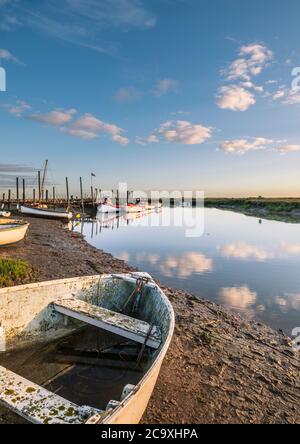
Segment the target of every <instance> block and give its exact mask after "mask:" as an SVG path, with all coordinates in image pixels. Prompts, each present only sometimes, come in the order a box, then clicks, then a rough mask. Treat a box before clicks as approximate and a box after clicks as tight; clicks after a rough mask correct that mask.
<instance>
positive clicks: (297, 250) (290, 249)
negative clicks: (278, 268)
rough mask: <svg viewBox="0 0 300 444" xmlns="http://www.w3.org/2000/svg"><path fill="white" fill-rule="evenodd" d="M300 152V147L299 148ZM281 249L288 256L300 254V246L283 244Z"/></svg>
mask: <svg viewBox="0 0 300 444" xmlns="http://www.w3.org/2000/svg"><path fill="white" fill-rule="evenodd" d="M299 150H300V147H299ZM281 249H282V251H283V252H284V253H287V254H300V244H287V243H283V244H282V245H281Z"/></svg>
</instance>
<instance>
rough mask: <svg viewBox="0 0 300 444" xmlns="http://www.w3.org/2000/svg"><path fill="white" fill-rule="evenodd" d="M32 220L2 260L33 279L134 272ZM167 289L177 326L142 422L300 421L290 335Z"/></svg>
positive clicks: (58, 228)
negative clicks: (17, 263)
mask: <svg viewBox="0 0 300 444" xmlns="http://www.w3.org/2000/svg"><path fill="white" fill-rule="evenodd" d="M27 220H29V222H30V224H31V225H30V230H29V234H28V236H27V238H26V240H25V241H24V242H22V243H20V244H18V245H15V246H13V247H6V248H2V249H1V250H0V257H13V258H20V259H24V260H26V261H27V262H28V263H29V264H30V265H31V266H32V268H33V276H32V281H44V280H51V279H60V278H66V277H74V276H82V275H93V274H97V273H110V272H114V273H115V272H126V271H131V270H133V268H131V267H130V266H129V265H128V264H126V263H125V262H123V261H121V260H118V259H115V258H114V257H112V256H111V255H110V254H108V253H105V252H103V251H100V250H97V249H96V248H94V247H92V246H90V245H89V244H88V243H87V242H85V240H84V239H83V238H82V237H81V235H79V234H77V233H73V232H70V231H68V230H66V229H65V228H64V227H63V226H62V224H61V223H60V222H55V221H54V222H53V221H48V220H41V219H30V218H28V219H27ZM143 271H147V270H143ZM162 288H163V289H164V291H165V292H166V294H167V296H168V297H169V299H170V301H171V302H172V304H173V307H174V310H175V313H176V328H175V334H174V339H173V342H172V344H171V347H170V350H169V352H168V354H167V357H166V359H165V361H164V364H163V367H162V370H161V374H160V377H159V380H158V383H157V386H156V388H155V391H154V393H153V396H152V398H151V401H150V403H149V406H148V408H147V410H146V413H145V415H144V418H143V422H145V423H153V424H155V423H299V422H300V409H299V401H300V380H299V370H300V355H299V353H296V352H293V351H292V348H291V341H290V339H289V338H288V337H286V336H284V335H283V334H281V333H277V332H275V331H273V330H272V329H271V328H269V327H267V326H265V325H262V324H259V323H256V322H253V321H247V320H246V319H243V318H241V317H239V316H237V315H235V314H232V313H231V312H229V311H228V310H226V309H225V308H222V307H220V306H218V305H216V304H214V303H211V302H209V301H206V300H202V299H199V298H196V297H194V296H193V295H191V294H189V293H187V292H185V291H180V290H176V289H172V288H166V287H163V286H162Z"/></svg>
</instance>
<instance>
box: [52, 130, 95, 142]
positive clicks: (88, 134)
mask: <svg viewBox="0 0 300 444" xmlns="http://www.w3.org/2000/svg"><path fill="white" fill-rule="evenodd" d="M61 132H63V133H65V134H68V135H69V136H73V137H79V138H80V139H84V140H92V139H96V138H97V133H93V132H92V131H85V130H83V129H76V128H72V127H63V128H61Z"/></svg>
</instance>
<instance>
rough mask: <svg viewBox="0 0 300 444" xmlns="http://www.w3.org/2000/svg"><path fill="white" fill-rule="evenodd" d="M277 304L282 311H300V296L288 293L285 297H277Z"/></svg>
mask: <svg viewBox="0 0 300 444" xmlns="http://www.w3.org/2000/svg"><path fill="white" fill-rule="evenodd" d="M275 303H276V304H277V305H278V306H279V307H280V308H281V310H282V311H285V312H286V311H288V310H291V309H293V310H297V311H298V310H299V309H300V294H297V293H288V294H286V295H284V296H281V297H277V298H276V299H275Z"/></svg>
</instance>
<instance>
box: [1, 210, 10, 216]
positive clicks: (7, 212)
mask: <svg viewBox="0 0 300 444" xmlns="http://www.w3.org/2000/svg"><path fill="white" fill-rule="evenodd" d="M10 216H11V213H10V212H9V211H0V217H10Z"/></svg>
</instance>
